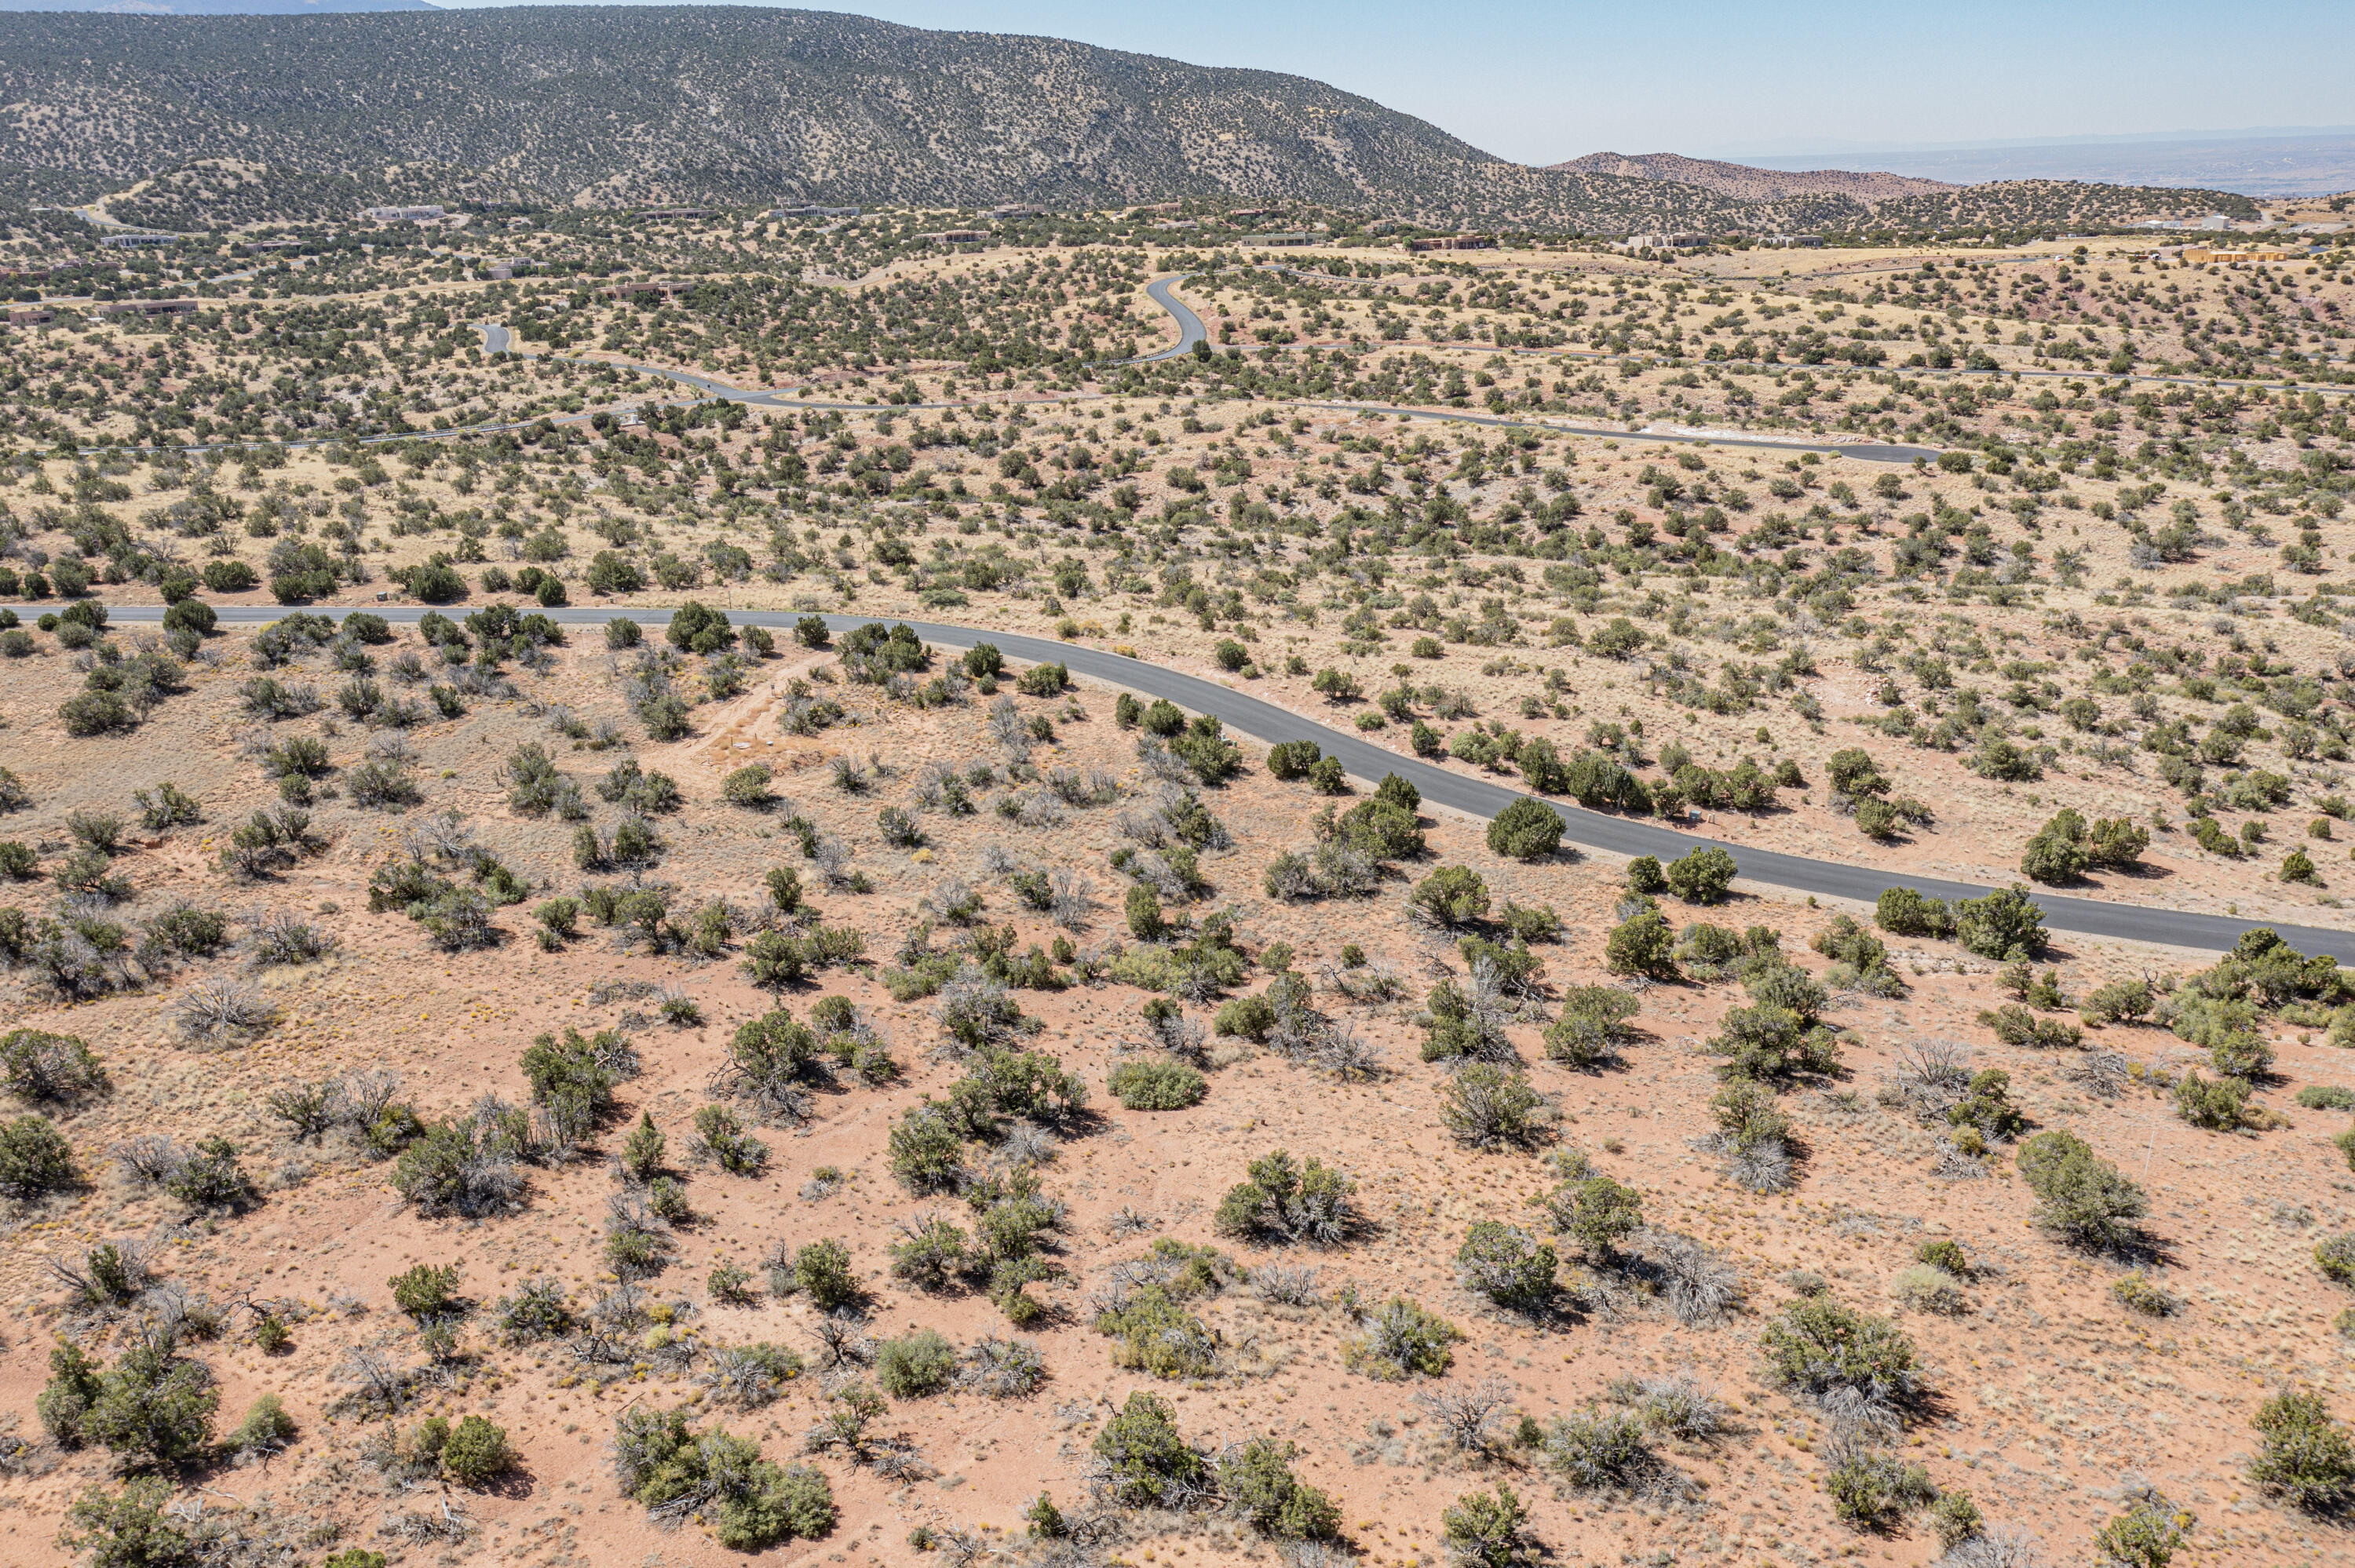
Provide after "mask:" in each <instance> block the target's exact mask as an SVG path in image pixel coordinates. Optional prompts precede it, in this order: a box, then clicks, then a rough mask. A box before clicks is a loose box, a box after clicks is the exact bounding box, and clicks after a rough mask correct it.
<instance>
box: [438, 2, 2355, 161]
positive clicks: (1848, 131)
mask: <svg viewBox="0 0 2355 1568" xmlns="http://www.w3.org/2000/svg"><path fill="white" fill-rule="evenodd" d="M439 3H441V4H442V5H462V4H466V3H468V0H439ZM812 8H814V9H826V10H847V11H856V12H857V13H858V14H859V15H862V16H879V17H881V18H884V19H885V20H888V21H894V22H903V23H906V24H908V25H910V26H920V27H946V28H971V29H974V30H976V31H983V32H996V33H1039V34H1047V35H1050V36H1053V37H1067V38H1077V39H1080V40H1082V41H1083V42H1086V43H1092V44H1102V45H1104V46H1106V47H1108V48H1124V49H1135V50H1137V51H1139V52H1142V53H1146V54H1156V55H1167V56H1172V57H1175V58H1179V59H1185V60H1192V61H1195V62H1197V63H1199V64H1203V65H1222V66H1253V67H1259V68H1262V69H1271V70H1283V71H1292V72H1296V73H1298V74H1300V75H1303V76H1312V77H1316V78H1319V79H1323V80H1326V81H1329V82H1332V83H1333V84H1334V85H1336V86H1337V87H1341V88H1345V89H1347V90H1349V91H1352V92H1358V93H1362V94H1364V95H1365V96H1366V97H1369V98H1371V99H1375V100H1377V101H1380V102H1382V103H1385V104H1388V105H1389V106H1391V108H1394V109H1401V110H1404V111H1407V112H1409V113H1412V114H1417V115H1421V116H1422V117H1423V118H1424V119H1426V120H1429V121H1432V122H1433V123H1435V124H1438V125H1441V126H1443V127H1444V128H1445V129H1447V130H1448V131H1451V132H1455V134H1456V135H1458V136H1461V137H1463V138H1464V139H1465V141H1468V142H1470V143H1473V144H1474V145H1476V146H1478V147H1481V148H1484V149H1486V150H1487V151H1488V152H1491V153H1495V154H1500V155H1502V156H1504V157H1508V158H1513V159H1517V160H1520V161H1523V162H1529V163H1548V162H1553V161H1556V160H1559V159H1562V158H1569V157H1575V156H1577V155H1578V154H1582V153H1592V152H1598V151H1602V150H1604V149H1608V150H1610V151H1613V152H1620V153H1653V152H1681V153H1693V154H1703V155H1721V154H1737V155H1738V154H1768V153H1774V152H1787V153H1805V152H1816V151H1841V150H1847V149H1850V148H1855V147H1858V146H1888V145H1891V144H1912V143H1941V142H1977V141H1985V140H1992V139H1996V138H2023V137H2048V136H2051V137H2061V136H2073V135H2087V134H2103V133H2120V132H2151V131H2173V130H2183V129H2195V130H2221V129H2232V128H2239V127H2245V126H2307V125H2346V124H2350V123H2355V4H2350V3H2349V0H2333V3H2321V0H2274V3H2272V4H2270V5H2264V6H2257V5H2232V4H2229V3H2226V4H2218V3H2216V0H2209V3H2207V4H2190V3H2186V0H2137V3H2133V4H2123V3H2119V0H2074V3H2073V0H1996V3H1987V0H1959V3H1956V4H1951V5H1923V4H1920V3H1919V0H1882V3H1880V4H1870V5H1868V4H1859V3H1854V0H1794V3H1790V4H1785V5H1759V4H1732V3H1728V0H1686V3H1683V4H1678V5H1673V6H1668V5H1659V6H1646V5H1624V4H1621V5H1597V4H1593V3H1591V0H1571V3H1556V4H1550V5H1548V4H1538V3H1532V0H1453V3H1450V4H1444V5H1442V4H1432V3H1430V0H1423V3H1422V4H1409V3H1405V0H1308V3H1303V0H1294V3H1290V4H1284V3H1273V4H1271V3H1268V0H1188V3H1186V4H1177V5H1138V4H1134V3H1132V4H1126V5H1103V4H1093V5H1087V4H1077V3H1073V0H1028V3H1027V4H1026V3H1020V0H872V3H869V4H862V5H832V6H816V7H812Z"/></svg>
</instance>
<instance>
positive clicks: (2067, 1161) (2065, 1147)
mask: <svg viewBox="0 0 2355 1568" xmlns="http://www.w3.org/2000/svg"><path fill="white" fill-rule="evenodd" d="M2015 1163H2016V1165H2017V1167H2018V1169H2019V1176H2020V1180H2021V1181H2025V1182H2027V1183H2028V1188H2029V1191H2030V1192H2034V1193H2035V1194H2036V1195H2037V1197H2038V1199H2039V1200H2041V1203H2040V1206H2039V1207H2038V1209H2037V1212H2036V1216H2035V1218H2036V1223H2037V1224H2040V1225H2041V1226H2042V1227H2043V1228H2045V1229H2046V1230H2049V1231H2051V1232H2052V1233H2053V1234H2056V1235H2058V1236H2060V1237H2061V1238H2062V1239H2063V1240H2064V1241H2067V1242H2069V1243H2071V1244H2072V1245H2077V1246H2083V1247H2094V1248H2101V1247H2114V1246H2118V1245H2124V1244H2125V1243H2126V1242H2127V1241H2128V1240H2130V1239H2131V1238H2132V1236H2133V1234H2134V1227H2133V1226H2132V1225H2131V1224H2128V1222H2130V1221H2133V1220H2136V1219H2139V1218H2141V1217H2142V1215H2143V1214H2144V1213H2147V1207H2148V1205H2147V1201H2146V1200H2145V1198H2144V1196H2143V1192H2142V1189H2141V1188H2139V1187H2137V1186H2136V1185H2135V1184H2134V1182H2132V1181H2128V1180H2127V1179H2126V1177H2125V1176H2123V1175H2121V1174H2120V1173H2119V1171H2118V1168H2117V1167H2116V1166H2115V1165H2112V1164H2111V1163H2110V1162H2109V1161H2107V1160H2103V1159H2101V1158H2099V1157H2098V1156H2096V1155H2095V1154H2094V1151H2093V1150H2092V1149H2091V1148H2089V1147H2088V1146H2087V1145H2086V1143H2085V1142H2084V1140H2083V1139H2080V1138H2078V1137H2077V1136H2076V1135H2075V1134H2073V1133H2068V1132H2061V1131H2052V1132H2040V1133H2038V1134H2037V1135H2036V1136H2035V1137H2033V1138H2031V1139H2028V1140H2027V1141H2026V1142H2025V1143H2022V1144H2021V1145H2020V1146H2019V1157H2018V1159H2017V1160H2016V1161H2015Z"/></svg>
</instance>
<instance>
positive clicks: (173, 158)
mask: <svg viewBox="0 0 2355 1568" xmlns="http://www.w3.org/2000/svg"><path fill="white" fill-rule="evenodd" d="M0 103H5V104H6V105H7V108H6V110H5V111H0V164H16V165H22V166H27V167H30V168H34V169H48V170H62V171H71V172H74V173H77V174H80V175H86V176H89V177H90V178H91V180H92V181H93V182H95V187H94V188H112V189H121V188H123V186H124V185H127V184H129V183H130V182H132V181H133V180H137V179H141V178H146V177H152V176H154V175H158V174H160V173H163V172H165V171H167V170H170V169H173V168H176V167H179V166H182V165H185V164H188V163H191V162H194V161H196V160H198V159H207V158H215V159H218V158H234V159H237V160H240V162H243V163H248V164H261V165H267V166H275V167H282V168H299V169H302V170H304V171H307V172H310V173H314V174H316V173H322V172H333V173H339V174H344V175H352V176H354V177H357V178H360V179H362V180H366V179H368V178H371V177H374V175H376V174H377V173H378V172H380V170H381V169H382V167H383V166H384V165H385V164H439V165H443V166H446V167H450V168H455V169H465V170H474V171H479V172H481V173H482V174H483V175H486V176H488V177H491V178H493V179H495V180H497V181H501V182H506V183H511V184H513V185H516V186H517V188H519V189H521V190H524V191H527V192H529V193H531V194H534V195H537V196H539V197H541V198H543V199H555V200H563V201H574V202H581V203H593V204H598V205H605V204H613V203H621V202H629V201H643V200H675V201H684V200H697V201H755V200H768V199H772V198H804V199H815V200H827V201H847V202H864V203H922V204H941V205H969V204H974V203H980V202H990V201H1001V200H1007V199H1010V198H1014V197H1023V198H1027V199H1030V200H1034V201H1043V202H1050V203H1060V204H1082V203H1092V202H1124V201H1131V200H1135V199H1137V198H1139V197H1145V196H1177V195H1198V196H1234V197H1239V198H1246V199H1252V200H1298V201H1313V202H1323V203H1328V204H1335V205H1347V206H1349V207H1359V208H1362V207H1396V208H1399V209H1401V210H1403V211H1406V212H1410V213H1414V214H1418V215H1423V216H1431V217H1456V218H1463V219H1466V220H1478V221H1490V222H1497V221H1504V222H1513V221H1521V222H1531V223H1544V224H1547V225H1549V226H1562V225H1575V224H1581V223H1584V224H1593V225H1598V226H1621V225H1626V224H1657V223H1704V222H1712V221H1715V222H1723V221H1732V220H1735V219H1737V218H1738V217H1739V214H1740V211H1741V204H1739V203H1734V202H1731V201H1728V200H1726V199H1725V198H1723V197H1721V196H1717V195H1716V194H1714V193H1711V192H1707V191H1701V190H1698V189H1695V188H1692V187H1689V186H1678V185H1661V184H1658V183H1657V182H1651V181H1643V180H1632V179H1625V178H1618V177H1612V176H1603V175H1575V174H1558V173H1549V172H1546V171H1542V170H1536V169H1530V168H1528V167H1525V166H1522V165H1518V164H1508V163H1506V162H1503V161H1501V160H1499V159H1496V158H1493V157H1490V156H1489V155H1487V154H1484V153H1482V152H1480V151H1479V150H1478V149H1476V148H1474V147H1472V146H1469V145H1467V144H1466V143H1463V142H1461V141H1458V140H1457V139H1456V138H1455V137H1453V136H1450V135H1448V134H1446V133H1445V132H1442V131H1440V130H1439V129H1438V128H1437V127H1435V126H1433V125H1430V124H1428V123H1426V122H1423V121H1420V120H1416V119H1414V118H1412V116H1409V115H1404V114H1400V113H1397V112H1395V111H1391V110H1388V109H1385V108H1383V107H1382V106H1381V105H1380V104H1378V103H1375V102H1372V101H1369V100H1367V99H1363V98H1359V97H1356V96H1354V95H1352V94H1349V93H1345V92H1342V91H1339V90H1336V89H1334V88H1331V87H1328V86H1327V85H1325V84H1324V83H1321V82H1316V81H1311V80H1308V79H1305V78H1301V77H1293V76H1284V75H1280V74H1277V73H1274V72H1269V71H1252V70H1219V69H1204V68H1200V67H1196V66H1189V65H1185V64H1181V63H1179V62H1177V61H1172V60H1164V59H1157V58H1152V57H1149V56H1145V55H1134V54H1124V53H1120V52H1117V51H1114V50H1109V49H1099V48H1090V47H1088V46H1085V45H1082V44H1074V43H1068V42H1064V41H1061V40H1058V39H1053V38H1034V37H996V36H991V35H986V34H975V33H943V32H925V31H921V30H918V29H915V28H909V27H900V26H891V25H890V24H886V23H881V22H875V21H869V20H867V19H865V18H860V17H854V16H827V15H818V14H813V13H807V12H794V11H772V10H762V9H752V8H733V7H685V6H682V7H644V8H641V7H626V8H623V7H614V8H605V7H598V8H590V7H573V6H549V7H538V6H534V7H525V8H517V9H506V10H491V11H463V12H456V13H442V14H416V15H401V14H395V15H377V16H336V17H275V16H271V17H260V16H239V17H222V18H209V19H206V20H204V21H201V22H197V21H186V22H183V21H175V20H169V19H148V18H137V19H133V18H122V17H109V16H56V15H26V14H17V15H12V16H5V17H0Z"/></svg>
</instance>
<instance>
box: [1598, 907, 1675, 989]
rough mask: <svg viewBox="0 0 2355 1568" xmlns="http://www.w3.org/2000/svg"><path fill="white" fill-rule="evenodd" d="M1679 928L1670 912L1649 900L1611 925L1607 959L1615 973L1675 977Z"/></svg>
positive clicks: (1605, 951)
mask: <svg viewBox="0 0 2355 1568" xmlns="http://www.w3.org/2000/svg"><path fill="white" fill-rule="evenodd" d="M1676 945H1677V942H1676V932H1675V931H1674V930H1672V929H1670V927H1669V926H1668V919H1667V917H1666V916H1663V915H1661V913H1660V912H1659V910H1658V909H1657V907H1654V906H1651V905H1650V904H1649V901H1648V900H1647V901H1646V906H1645V907H1644V908H1641V909H1638V910H1636V912H1635V913H1634V914H1633V915H1630V916H1627V918H1626V919H1625V920H1622V921H1621V922H1620V923H1619V924H1618V925H1616V926H1614V927H1612V928H1611V935H1610V936H1609V937H1608V938H1605V940H1604V945H1603V961H1604V967H1605V968H1607V969H1610V971H1611V972H1612V973H1613V974H1614V975H1647V976H1650V977H1652V978H1654V979H1657V980H1673V979H1675V978H1676V973H1677V960H1676Z"/></svg>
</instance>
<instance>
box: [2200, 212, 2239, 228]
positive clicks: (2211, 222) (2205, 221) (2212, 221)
mask: <svg viewBox="0 0 2355 1568" xmlns="http://www.w3.org/2000/svg"><path fill="white" fill-rule="evenodd" d="M2198 227H2200V228H2204V229H2207V230H2209V231H2210V232H2211V233H2213V232H2216V231H2218V230H2222V229H2227V228H2232V219H2231V218H2229V217H2225V216H2224V215H2223V214H2222V213H2221V212H2211V213H2210V214H2209V215H2208V216H2207V217H2203V218H2201V219H2200V222H2199V225H2198Z"/></svg>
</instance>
